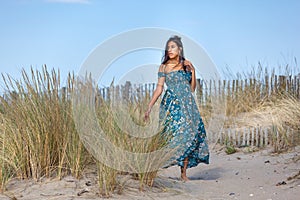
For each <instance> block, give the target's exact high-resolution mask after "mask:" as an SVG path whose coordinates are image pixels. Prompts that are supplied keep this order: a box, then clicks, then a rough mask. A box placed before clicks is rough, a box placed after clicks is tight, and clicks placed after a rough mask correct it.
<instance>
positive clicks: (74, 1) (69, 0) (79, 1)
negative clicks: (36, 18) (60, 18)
mask: <svg viewBox="0 0 300 200" xmlns="http://www.w3.org/2000/svg"><path fill="white" fill-rule="evenodd" d="M46 2H49V3H70V4H90V3H91V1H90V0H46Z"/></svg>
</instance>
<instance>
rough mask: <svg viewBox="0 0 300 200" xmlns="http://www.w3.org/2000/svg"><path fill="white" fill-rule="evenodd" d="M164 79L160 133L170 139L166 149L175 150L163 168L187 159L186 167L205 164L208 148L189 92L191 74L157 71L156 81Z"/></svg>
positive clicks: (180, 71) (181, 163) (202, 126)
mask: <svg viewBox="0 0 300 200" xmlns="http://www.w3.org/2000/svg"><path fill="white" fill-rule="evenodd" d="M160 77H165V83H166V85H167V90H166V91H165V93H164V96H163V98H162V101H161V103H160V111H159V119H160V125H161V126H162V127H163V129H162V130H163V132H162V134H166V135H165V137H167V136H170V134H171V137H170V140H168V147H169V148H172V149H173V148H176V151H175V154H174V155H173V156H172V157H171V159H170V160H169V161H168V162H167V164H166V165H165V166H164V167H170V166H173V165H179V166H182V167H183V160H184V159H185V158H186V157H188V161H189V162H188V166H187V168H191V167H195V166H197V165H198V164H199V163H205V164H208V163H209V149H208V145H207V141H206V131H205V127H204V124H203V121H202V118H201V115H200V112H199V110H198V107H197V104H196V102H195V99H194V97H193V95H192V92H191V87H190V81H191V78H192V74H191V72H186V71H184V70H177V71H171V72H168V73H163V72H158V78H160ZM167 134H168V135H167Z"/></svg>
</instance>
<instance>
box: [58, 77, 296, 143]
mask: <svg viewBox="0 0 300 200" xmlns="http://www.w3.org/2000/svg"><path fill="white" fill-rule="evenodd" d="M155 87H156V83H148V84H139V85H137V84H131V82H129V81H128V82H126V83H125V84H124V85H117V86H110V87H105V88H98V89H97V95H96V98H101V99H103V100H105V101H107V102H119V101H122V100H123V101H124V100H125V101H128V102H144V103H145V102H147V100H150V98H151V96H152V94H153V92H154V90H155ZM63 93H64V92H63ZM245 94H246V95H245ZM281 94H288V95H291V96H293V97H294V98H296V99H298V100H300V76H299V75H298V76H278V75H272V76H265V77H264V78H263V79H262V80H257V79H255V78H253V79H243V80H218V81H214V80H208V81H204V80H200V79H197V89H196V92H195V98H196V100H197V103H198V106H199V107H200V110H205V109H207V108H209V107H211V106H212V105H211V104H212V102H211V99H217V101H218V102H222V103H223V104H224V105H225V107H226V108H225V110H224V115H225V118H227V117H226V116H229V115H234V114H235V113H234V112H237V111H236V110H235V107H237V102H239V101H245V98H251V99H252V101H249V102H247V103H248V104H249V105H248V107H249V108H248V110H247V108H240V109H238V110H239V112H241V111H243V112H247V111H249V109H250V110H251V108H252V107H253V105H254V104H259V103H260V102H261V101H265V100H266V99H269V100H270V101H272V96H273V97H274V96H275V97H278V96H280V95H281ZM64 95H66V94H63V96H64ZM145 99H146V101H145ZM228 104H233V105H228ZM251 104H252V105H251ZM144 106H145V107H146V106H147V105H144ZM204 117H205V116H204ZM297 131H298V132H299V130H295V129H293V127H289V126H286V132H285V134H284V135H282V134H279V130H278V128H277V127H276V126H262V125H258V126H255V127H253V126H252V127H239V126H236V125H232V124H231V125H226V122H225V125H224V126H223V127H222V128H221V129H217V130H212V131H210V132H208V133H207V137H208V140H209V141H210V142H211V143H220V144H225V145H227V144H231V145H234V146H239V147H243V146H256V147H263V146H267V145H273V146H278V145H280V143H284V142H283V141H285V143H289V144H294V143H298V142H299V141H300V134H295V132H297ZM281 145H284V144H281Z"/></svg>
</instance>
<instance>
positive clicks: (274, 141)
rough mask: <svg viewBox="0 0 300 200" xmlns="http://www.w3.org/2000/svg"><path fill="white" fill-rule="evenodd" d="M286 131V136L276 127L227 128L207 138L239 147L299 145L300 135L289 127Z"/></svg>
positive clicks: (213, 141) (210, 133)
mask: <svg viewBox="0 0 300 200" xmlns="http://www.w3.org/2000/svg"><path fill="white" fill-rule="evenodd" d="M286 130H287V131H286V133H285V134H279V131H278V130H277V128H276V127H252V128H248V127H244V128H242V129H241V128H227V129H223V130H220V131H219V132H218V133H213V132H209V133H208V135H207V138H208V140H209V141H210V142H211V143H220V144H222V145H232V146H237V147H245V146H253V147H265V146H268V145H272V146H275V147H276V146H280V145H281V146H284V145H287V144H296V143H299V141H300V134H294V133H295V130H293V129H291V128H289V127H286Z"/></svg>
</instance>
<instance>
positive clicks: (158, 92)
mask: <svg viewBox="0 0 300 200" xmlns="http://www.w3.org/2000/svg"><path fill="white" fill-rule="evenodd" d="M158 72H161V73H164V66H163V65H161V66H160V67H159V71H158ZM164 83H165V76H162V77H159V78H158V82H157V85H156V88H155V90H154V92H153V96H152V98H151V100H150V102H149V105H148V109H147V111H146V113H145V119H147V118H148V117H149V115H150V112H151V109H152V107H153V105H154V104H155V103H156V101H157V99H158V97H159V96H160V95H161V93H162V92H163V89H164Z"/></svg>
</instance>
